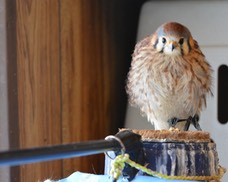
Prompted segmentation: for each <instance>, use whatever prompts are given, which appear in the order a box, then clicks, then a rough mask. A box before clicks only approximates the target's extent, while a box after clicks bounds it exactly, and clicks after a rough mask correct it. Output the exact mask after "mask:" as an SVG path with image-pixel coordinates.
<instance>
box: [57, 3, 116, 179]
mask: <svg viewBox="0 0 228 182" xmlns="http://www.w3.org/2000/svg"><path fill="white" fill-rule="evenodd" d="M88 2H90V3H88ZM103 20H104V17H103V14H102V1H71V0H64V1H62V2H61V33H62V34H61V45H64V46H62V50H61V55H62V57H61V60H62V61H61V65H62V66H61V68H62V106H63V114H62V117H63V142H73V141H84V140H94V139H101V138H104V137H105V136H106V135H107V134H108V133H109V132H110V117H111V115H110V111H111V110H112V108H113V107H112V105H110V104H111V101H112V98H111V97H112V95H111V84H112V80H111V78H110V74H112V71H113V68H110V65H109V64H107V63H106V61H107V59H108V56H109V55H107V54H106V52H105V51H103V49H104V46H108V45H107V42H106V41H108V40H107V38H105V37H104V35H103V34H104V30H103V27H104V24H103V23H104V22H103ZM110 59H112V58H110ZM109 61H110V60H109ZM101 166H103V155H102V156H88V157H81V158H77V159H68V160H64V163H63V170H64V175H65V176H66V175H69V174H70V173H72V171H75V170H80V171H87V172H95V171H96V172H98V173H101V172H102V171H100V170H101V169H100V168H101ZM93 168H94V169H93ZM93 170H95V171H93Z"/></svg>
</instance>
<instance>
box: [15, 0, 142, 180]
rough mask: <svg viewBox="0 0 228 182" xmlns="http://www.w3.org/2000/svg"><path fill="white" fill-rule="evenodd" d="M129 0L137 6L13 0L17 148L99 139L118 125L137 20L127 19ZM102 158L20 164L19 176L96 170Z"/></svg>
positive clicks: (116, 1) (112, 1)
mask: <svg viewBox="0 0 228 182" xmlns="http://www.w3.org/2000/svg"><path fill="white" fill-rule="evenodd" d="M129 2H131V3H130V6H131V7H136V8H135V9H137V8H138V9H139V7H138V6H137V3H135V4H132V0H128V1H127V0H126V1H122V0H109V1H107V0H58V1H57V0H23V1H20V0H16V16H17V20H16V27H17V28H16V32H17V35H16V37H17V58H16V59H17V80H18V82H17V84H18V113H19V116H18V118H19V119H18V120H19V126H18V128H19V129H18V130H19V132H18V133H17V134H18V137H19V141H18V143H19V144H18V145H19V146H20V147H21V148H26V147H34V146H44V145H48V144H60V143H71V142H78V141H85V140H96V139H102V138H104V137H105V136H107V135H109V134H115V133H116V132H117V130H118V128H119V127H123V121H124V117H125V109H126V100H127V99H126V94H125V78H126V74H127V71H128V66H129V64H130V54H131V51H132V49H133V46H134V41H135V40H134V38H135V33H136V29H132V30H131V28H130V27H134V28H136V25H137V20H136V21H135V22H133V23H132V22H131V21H129V20H130V18H132V17H134V16H135V15H134V14H137V13H138V12H135V11H134V10H135V9H134V8H131V11H129V10H130V9H129ZM134 2H137V0H135V1H134ZM134 5H136V6H134ZM127 12H128V13H127ZM132 25H135V26H132ZM128 26H129V28H128ZM129 30H130V31H129ZM132 37H133V38H132ZM129 42H131V43H132V44H131V45H132V47H128V45H129ZM15 138H16V136H15ZM103 159H104V155H103V154H102V155H96V156H86V157H80V158H76V159H65V160H63V161H53V162H45V163H37V164H30V165H24V166H21V167H20V179H18V181H21V182H22V181H23V182H27V181H29V182H30V181H34V180H35V181H37V180H43V179H45V178H54V179H57V178H61V177H66V176H68V175H70V174H71V173H73V172H74V171H77V170H79V171H83V172H92V173H103V166H104V160H103Z"/></svg>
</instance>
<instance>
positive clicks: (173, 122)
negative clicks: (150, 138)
mask: <svg viewBox="0 0 228 182" xmlns="http://www.w3.org/2000/svg"><path fill="white" fill-rule="evenodd" d="M182 121H186V119H179V118H176V117H173V118H171V119H169V120H168V123H169V127H170V128H171V127H173V128H175V126H176V124H177V123H179V122H182Z"/></svg>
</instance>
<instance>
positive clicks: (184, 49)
mask: <svg viewBox="0 0 228 182" xmlns="http://www.w3.org/2000/svg"><path fill="white" fill-rule="evenodd" d="M152 44H153V46H154V48H155V49H156V50H157V51H158V52H160V53H162V54H165V55H168V56H180V55H187V54H188V53H189V52H190V51H191V49H192V46H194V40H193V38H192V36H191V33H190V31H189V30H188V29H187V28H186V27H185V26H183V25H181V24H179V23H176V22H169V23H165V24H163V25H161V26H160V27H158V29H157V31H156V32H155V33H154V35H153V38H152Z"/></svg>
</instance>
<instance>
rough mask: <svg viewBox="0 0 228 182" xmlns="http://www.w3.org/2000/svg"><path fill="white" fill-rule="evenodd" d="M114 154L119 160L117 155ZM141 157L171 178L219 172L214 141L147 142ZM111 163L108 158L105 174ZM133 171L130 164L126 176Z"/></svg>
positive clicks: (149, 165) (142, 162) (143, 162)
mask: <svg viewBox="0 0 228 182" xmlns="http://www.w3.org/2000/svg"><path fill="white" fill-rule="evenodd" d="M110 155H112V157H113V158H115V154H114V153H113V154H110ZM139 155H141V156H139V157H138V158H140V159H141V161H140V163H141V164H142V165H145V166H147V168H149V169H151V170H154V171H157V172H159V173H162V174H166V175H169V176H214V175H217V173H218V167H219V166H218V165H219V161H218V154H217V151H216V144H215V143H213V142H190V143H185V142H148V141H144V142H143V151H142V152H141V154H139ZM130 156H131V154H130ZM134 157H135V156H134ZM111 161H112V160H111V159H110V158H109V157H107V156H106V159H105V174H108V173H109V171H110V169H111ZM129 168H130V167H129V166H128V165H127V167H125V168H124V171H125V174H126V173H128V171H131V170H130V169H129ZM141 175H142V174H141Z"/></svg>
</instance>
